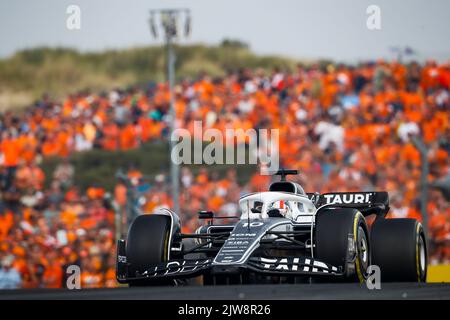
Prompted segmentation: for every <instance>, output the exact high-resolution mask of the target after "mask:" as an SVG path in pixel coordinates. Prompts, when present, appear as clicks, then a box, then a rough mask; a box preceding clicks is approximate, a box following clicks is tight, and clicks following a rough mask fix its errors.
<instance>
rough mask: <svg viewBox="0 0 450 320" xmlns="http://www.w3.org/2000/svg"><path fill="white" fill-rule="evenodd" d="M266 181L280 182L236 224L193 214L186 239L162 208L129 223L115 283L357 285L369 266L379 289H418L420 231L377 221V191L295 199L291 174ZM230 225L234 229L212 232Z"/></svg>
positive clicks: (247, 204)
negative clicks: (388, 285)
mask: <svg viewBox="0 0 450 320" xmlns="http://www.w3.org/2000/svg"><path fill="white" fill-rule="evenodd" d="M276 174H277V175H280V176H281V179H280V181H277V182H273V183H272V184H271V185H270V187H269V191H266V192H258V193H252V194H248V195H245V196H243V197H241V199H240V200H239V207H240V211H241V215H240V216H238V217H228V216H227V217H220V216H216V215H215V214H214V213H213V212H211V211H200V212H199V219H205V221H206V223H205V225H204V226H202V227H200V228H199V229H198V230H196V232H195V233H193V234H183V233H181V222H180V219H179V217H178V215H177V214H176V213H174V212H172V211H171V210H169V209H159V210H157V211H156V212H154V213H152V214H142V215H139V216H138V217H137V218H136V219H135V220H134V221H133V223H132V224H131V226H130V228H129V231H128V237H127V239H126V240H119V241H118V244H117V280H118V282H119V283H128V284H129V285H130V286H143V285H170V284H172V285H176V284H189V283H199V282H200V283H203V284H204V285H218V284H249V283H252V284H255V283H302V282H305V283H310V282H316V281H318V282H322V281H346V282H349V281H350V282H352V281H353V282H364V281H365V280H366V279H367V277H368V276H369V272H368V268H369V266H371V265H376V266H378V267H379V270H380V275H381V281H386V282H388V281H395V282H401V281H406V282H424V281H425V280H426V273H427V246H426V239H425V234H424V231H423V229H422V225H421V224H420V223H419V222H418V221H416V220H414V219H387V218H385V216H386V214H387V213H388V211H389V197H388V193H387V192H345V193H327V194H319V193H305V191H304V190H303V188H302V187H301V186H300V185H299V184H297V183H294V182H290V181H286V176H287V175H288V174H297V171H296V170H284V169H282V170H279V171H278V172H277V173H276ZM369 216H371V217H374V218H372V219H370V222H371V223H370V226H369V224H368V222H367V221H369V218H368V217H369ZM366 218H367V221H366ZM227 219H228V220H227ZM230 219H231V220H232V219H234V223H215V222H216V221H218V220H219V221H223V222H229V221H230ZM369 270H370V269H369ZM192 278H196V279H197V280H195V281H192Z"/></svg>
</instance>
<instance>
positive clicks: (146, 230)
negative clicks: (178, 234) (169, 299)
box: [126, 214, 171, 287]
mask: <svg viewBox="0 0 450 320" xmlns="http://www.w3.org/2000/svg"><path fill="white" fill-rule="evenodd" d="M170 229H171V220H170V217H169V216H165V215H157V214H152V215H141V216H138V217H137V218H136V219H135V220H134V221H133V223H132V224H131V226H130V230H129V231H128V238H127V242H126V253H127V260H128V262H129V263H130V269H129V270H130V274H131V275H134V274H135V273H136V272H139V273H143V272H144V271H146V270H147V269H148V268H149V267H151V266H155V265H158V264H161V263H164V262H166V261H168V259H169V241H170V239H169V237H170ZM169 283H170V282H167V281H154V280H143V281H138V282H132V283H130V287H135V286H146V285H164V284H169Z"/></svg>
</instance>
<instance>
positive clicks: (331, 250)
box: [314, 208, 371, 282]
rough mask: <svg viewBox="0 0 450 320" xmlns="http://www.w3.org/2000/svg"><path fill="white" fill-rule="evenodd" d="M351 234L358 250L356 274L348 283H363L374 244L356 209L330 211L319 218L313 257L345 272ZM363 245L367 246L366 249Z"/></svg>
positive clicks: (317, 219)
mask: <svg viewBox="0 0 450 320" xmlns="http://www.w3.org/2000/svg"><path fill="white" fill-rule="evenodd" d="M349 234H351V235H353V240H354V244H355V247H356V257H355V262H354V267H355V272H354V273H353V274H351V275H349V276H348V277H347V278H346V279H345V280H347V281H355V282H364V281H365V280H366V278H367V268H368V267H369V266H370V264H371V244H370V237H369V231H368V227H367V223H366V220H365V218H364V216H363V215H362V214H361V212H359V211H358V210H357V209H352V208H333V209H331V208H330V209H324V210H321V211H320V212H319V213H318V214H317V216H316V228H315V236H314V237H315V245H316V247H315V254H314V256H315V257H316V258H317V259H319V260H320V261H324V262H326V263H330V264H332V265H334V266H336V267H339V266H341V267H343V268H345V264H346V263H347V261H346V257H347V253H348V235H349ZM361 243H364V246H365V247H364V248H362V246H361Z"/></svg>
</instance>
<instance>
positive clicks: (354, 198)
mask: <svg viewBox="0 0 450 320" xmlns="http://www.w3.org/2000/svg"><path fill="white" fill-rule="evenodd" d="M372 195H373V193H372V192H364V193H329V194H323V195H322V196H323V198H324V199H325V203H326V204H365V203H367V204H368V203H370V202H371V199H372Z"/></svg>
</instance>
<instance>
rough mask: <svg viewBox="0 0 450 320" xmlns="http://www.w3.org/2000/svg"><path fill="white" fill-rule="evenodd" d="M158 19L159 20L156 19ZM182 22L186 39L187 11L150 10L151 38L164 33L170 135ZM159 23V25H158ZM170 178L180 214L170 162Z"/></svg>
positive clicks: (173, 126)
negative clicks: (175, 45)
mask: <svg viewBox="0 0 450 320" xmlns="http://www.w3.org/2000/svg"><path fill="white" fill-rule="evenodd" d="M158 18H159V19H158ZM183 20H184V37H188V36H189V34H190V32H191V15H190V10H189V9H185V8H182V9H156V10H150V18H149V21H148V22H149V26H150V32H151V33H152V35H153V37H154V38H155V39H156V38H158V29H161V30H162V31H163V33H164V39H165V44H166V52H167V80H168V83H169V94H170V113H169V115H170V119H169V123H170V134H169V137H170V136H172V133H173V132H174V130H175V129H176V112H175V97H174V90H173V87H174V82H175V53H174V51H173V42H174V40H176V39H177V38H180V37H181V33H180V32H178V23H179V22H180V21H183ZM158 21H159V23H158ZM174 147H175V141H172V140H171V141H170V151H169V158H170V159H171V156H170V153H171V152H172V149H173V148H174ZM170 176H171V188H172V201H173V210H174V211H175V212H176V213H180V204H179V194H180V170H179V166H178V165H177V164H176V163H174V162H173V161H172V159H171V161H170Z"/></svg>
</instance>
